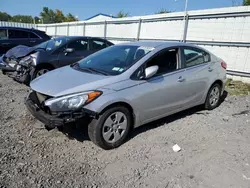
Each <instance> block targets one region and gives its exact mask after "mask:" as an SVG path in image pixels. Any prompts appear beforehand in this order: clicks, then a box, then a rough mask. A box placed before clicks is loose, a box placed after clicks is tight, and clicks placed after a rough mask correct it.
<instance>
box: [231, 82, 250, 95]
mask: <svg viewBox="0 0 250 188" xmlns="http://www.w3.org/2000/svg"><path fill="white" fill-rule="evenodd" d="M226 90H227V92H228V94H229V95H249V94H250V84H246V83H243V82H241V81H233V80H232V79H227V82H226Z"/></svg>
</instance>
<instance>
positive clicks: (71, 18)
mask: <svg viewBox="0 0 250 188" xmlns="http://www.w3.org/2000/svg"><path fill="white" fill-rule="evenodd" d="M64 21H65V22H75V21H78V19H77V18H76V17H75V16H73V15H72V14H70V13H69V14H68V15H67V16H66V19H65V20H64Z"/></svg>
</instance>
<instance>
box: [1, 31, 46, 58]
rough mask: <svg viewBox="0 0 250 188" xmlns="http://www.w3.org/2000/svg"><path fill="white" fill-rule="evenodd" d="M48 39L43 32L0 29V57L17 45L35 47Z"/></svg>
mask: <svg viewBox="0 0 250 188" xmlns="http://www.w3.org/2000/svg"><path fill="white" fill-rule="evenodd" d="M49 39H50V37H49V36H48V35H46V33H45V32H44V31H40V30H37V29H28V28H21V27H0V55H1V54H5V53H6V52H7V51H8V50H10V49H11V48H13V47H15V46H18V45H25V46H35V45H37V44H40V43H42V42H44V41H47V40H49Z"/></svg>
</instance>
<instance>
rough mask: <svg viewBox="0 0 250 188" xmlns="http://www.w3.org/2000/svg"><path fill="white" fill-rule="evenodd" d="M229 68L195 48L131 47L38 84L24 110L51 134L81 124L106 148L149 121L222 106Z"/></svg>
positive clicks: (121, 47) (56, 73)
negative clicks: (54, 129)
mask: <svg viewBox="0 0 250 188" xmlns="http://www.w3.org/2000/svg"><path fill="white" fill-rule="evenodd" d="M226 68H227V64H226V63H225V62H224V61H223V60H222V59H220V58H218V57H216V56H215V55H214V54H212V53H210V52H208V51H207V50H205V49H203V48H200V47H198V46H194V45H190V44H186V43H173V42H155V41H151V42H133V43H126V44H119V45H115V46H112V47H109V48H106V49H104V50H101V51H99V52H97V53H95V54H93V55H91V56H89V57H87V58H85V59H82V60H80V61H79V62H78V63H75V64H73V65H71V66H66V67H63V68H60V69H57V70H54V71H51V72H49V73H46V74H45V75H43V76H41V77H39V78H37V79H35V80H34V81H33V82H32V83H31V85H30V86H31V88H32V90H33V92H32V93H31V94H30V95H29V96H28V97H27V100H26V106H27V108H28V109H29V110H30V112H31V113H32V114H33V115H34V116H35V117H36V118H37V119H38V120H40V121H41V122H43V123H44V124H45V126H46V127H47V128H55V127H60V126H64V125H65V124H68V123H69V122H75V121H80V122H81V123H82V125H83V126H88V135H89V137H90V139H91V140H92V141H93V142H94V143H95V144H96V145H98V146H100V147H101V148H103V149H112V148H116V147H118V146H120V145H121V144H122V143H124V141H125V140H126V138H127V137H128V135H129V133H130V132H131V131H132V130H133V129H134V128H136V127H139V126H141V125H144V124H145V123H148V122H152V121H154V120H157V119H160V118H163V117H166V116H168V115H171V114H174V113H177V112H180V111H182V110H185V109H188V108H191V107H194V106H197V105H201V104H204V108H205V109H207V110H212V109H214V108H216V107H217V106H218V105H219V102H220V98H221V95H222V93H223V91H224V86H225V81H226Z"/></svg>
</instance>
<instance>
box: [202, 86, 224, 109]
mask: <svg viewBox="0 0 250 188" xmlns="http://www.w3.org/2000/svg"><path fill="white" fill-rule="evenodd" d="M220 99H221V86H220V85H219V84H217V83H216V84H214V85H212V87H211V88H210V89H209V91H208V94H207V98H206V102H205V109H206V110H213V109H215V108H216V107H218V106H219V103H220Z"/></svg>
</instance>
